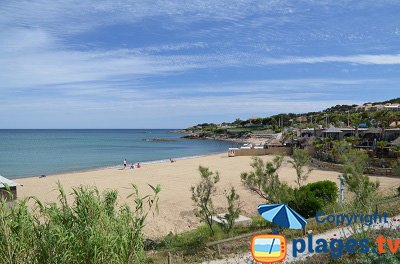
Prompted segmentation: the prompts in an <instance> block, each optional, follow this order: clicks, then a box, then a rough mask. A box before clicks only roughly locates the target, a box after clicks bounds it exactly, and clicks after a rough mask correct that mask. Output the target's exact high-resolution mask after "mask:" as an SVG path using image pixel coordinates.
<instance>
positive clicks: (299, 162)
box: [289, 149, 312, 187]
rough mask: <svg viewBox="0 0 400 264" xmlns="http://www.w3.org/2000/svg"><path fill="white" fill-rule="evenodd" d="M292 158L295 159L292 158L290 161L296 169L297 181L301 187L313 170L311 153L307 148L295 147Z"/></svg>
mask: <svg viewBox="0 0 400 264" xmlns="http://www.w3.org/2000/svg"><path fill="white" fill-rule="evenodd" d="M292 158H293V160H290V161H289V163H290V164H292V166H293V168H294V169H295V170H296V181H295V182H296V184H297V185H298V187H301V186H302V185H303V183H304V181H306V180H307V178H308V176H309V175H310V173H311V171H312V168H311V167H310V162H311V159H310V154H309V153H308V151H307V150H305V149H294V150H293V156H292Z"/></svg>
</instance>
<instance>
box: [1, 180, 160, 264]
mask: <svg viewBox="0 0 400 264" xmlns="http://www.w3.org/2000/svg"><path fill="white" fill-rule="evenodd" d="M151 187H152V189H153V194H152V195H146V196H144V197H142V196H140V195H139V192H138V190H137V188H136V186H133V188H134V193H133V194H132V195H131V197H133V200H134V203H133V205H132V206H128V205H126V204H125V205H123V206H121V207H118V205H117V196H118V194H117V192H116V191H107V192H105V193H104V194H103V195H101V194H100V193H99V191H98V189H97V188H93V187H78V188H75V189H74V190H73V193H72V198H73V202H72V203H69V202H68V199H67V195H66V193H65V192H64V190H63V189H62V187H61V186H60V185H59V193H60V195H59V201H58V203H51V204H44V203H42V202H41V201H39V200H38V199H35V198H31V199H33V200H34V202H35V204H36V209H35V210H34V211H33V212H32V211H31V210H30V209H28V202H29V199H25V200H21V201H18V202H17V203H15V204H14V206H12V207H10V208H9V207H8V206H7V203H6V201H5V199H1V201H0V259H1V261H2V263H143V262H145V260H146V255H145V252H144V245H143V243H144V242H143V241H144V239H143V233H142V230H143V227H144V225H145V219H146V217H147V215H148V214H149V213H150V212H153V213H154V212H155V208H157V204H158V193H159V192H160V187H159V186H157V187H153V186H151Z"/></svg>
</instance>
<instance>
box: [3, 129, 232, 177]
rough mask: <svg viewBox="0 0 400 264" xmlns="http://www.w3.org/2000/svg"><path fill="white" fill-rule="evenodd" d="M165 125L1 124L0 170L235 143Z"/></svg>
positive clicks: (161, 157) (151, 158)
mask: <svg viewBox="0 0 400 264" xmlns="http://www.w3.org/2000/svg"><path fill="white" fill-rule="evenodd" d="M175 131H176V130H166V129H49V130H47V129H40V130H31V129H3V130H0V175H2V176H4V177H6V178H10V179H13V178H21V177H30V176H41V175H49V174H57V173H63V172H72V171H82V170H91V169H97V168H106V167H114V166H122V164H123V160H124V159H126V160H127V162H128V164H130V163H138V162H140V163H148V162H161V161H165V160H168V159H169V158H172V159H182V158H188V157H195V156H203V155H208V154H212V153H221V152H225V151H227V150H228V148H229V147H236V146H237V145H238V143H235V142H228V141H219V140H196V139H184V138H182V136H183V134H181V133H176V132H175Z"/></svg>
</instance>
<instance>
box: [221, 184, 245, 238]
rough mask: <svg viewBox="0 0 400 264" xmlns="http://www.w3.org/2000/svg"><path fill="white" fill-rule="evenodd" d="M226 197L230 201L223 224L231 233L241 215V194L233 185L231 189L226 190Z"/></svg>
mask: <svg viewBox="0 0 400 264" xmlns="http://www.w3.org/2000/svg"><path fill="white" fill-rule="evenodd" d="M225 198H226V201H227V202H228V207H227V211H228V212H227V213H226V214H225V215H224V220H225V222H226V223H225V225H224V226H223V228H224V230H225V232H226V233H230V231H231V230H232V228H233V226H234V225H235V221H236V219H237V218H239V215H240V211H241V208H240V200H239V199H240V196H239V194H238V193H237V192H236V189H235V187H231V189H230V191H229V192H228V191H226V190H225Z"/></svg>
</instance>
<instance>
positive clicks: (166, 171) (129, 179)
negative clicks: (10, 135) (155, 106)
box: [16, 153, 400, 238]
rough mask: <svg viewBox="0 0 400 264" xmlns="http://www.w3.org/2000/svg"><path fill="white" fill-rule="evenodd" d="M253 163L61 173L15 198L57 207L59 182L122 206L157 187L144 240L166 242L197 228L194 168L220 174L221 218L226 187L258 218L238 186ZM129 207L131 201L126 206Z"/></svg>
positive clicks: (285, 170)
mask: <svg viewBox="0 0 400 264" xmlns="http://www.w3.org/2000/svg"><path fill="white" fill-rule="evenodd" d="M261 158H262V159H263V160H271V159H272V158H273V156H263V157H261ZM250 161H251V157H233V158H232V157H231V158H229V157H228V156H227V154H226V153H223V154H215V155H210V156H204V157H196V158H189V159H184V160H178V161H177V162H175V163H170V162H162V163H154V164H144V165H143V166H142V167H141V168H140V169H135V170H131V169H126V170H123V169H122V166H121V168H107V169H99V170H93V171H85V172H74V173H65V174H59V175H53V176H47V177H45V178H38V177H34V178H21V179H17V180H16V181H17V182H18V183H20V184H22V185H23V186H20V187H18V196H19V198H20V199H21V198H24V197H28V196H36V197H38V198H39V199H40V200H42V201H47V202H51V201H56V200H57V196H58V192H57V191H56V189H57V181H60V183H61V184H62V186H63V187H64V189H65V190H66V191H67V193H71V188H73V187H76V186H79V185H91V186H97V187H98V188H99V190H101V191H103V190H106V189H116V190H118V192H119V196H120V201H121V202H124V201H126V197H127V196H128V195H129V194H130V193H132V189H131V184H132V183H134V184H136V185H137V186H138V187H139V190H140V192H141V193H142V194H149V193H151V189H150V188H149V187H148V184H151V185H157V184H160V185H161V193H160V202H159V214H158V215H156V216H154V217H152V216H150V217H149V218H148V220H147V224H146V227H145V234H146V236H147V237H150V238H155V237H159V236H164V235H166V234H168V233H170V232H172V233H178V232H182V231H185V230H189V229H193V228H195V227H196V226H198V225H199V221H198V219H197V218H196V217H195V216H194V214H193V203H192V200H191V192H190V187H191V186H192V185H195V184H196V183H197V182H199V180H200V176H199V172H198V166H199V165H202V166H207V167H209V168H210V169H211V170H212V171H216V170H218V171H219V172H220V178H221V180H220V182H219V183H218V185H217V187H218V192H217V195H216V197H215V199H214V200H215V207H216V208H217V209H218V211H219V212H223V208H224V207H226V199H225V197H224V190H225V189H229V188H230V186H234V187H236V189H237V190H238V193H239V195H240V200H241V202H242V204H243V212H242V215H246V216H254V215H257V205H258V204H260V203H262V202H263V200H262V199H260V198H258V196H257V195H256V194H254V193H252V192H250V191H248V190H247V189H245V188H244V187H243V185H242V184H241V182H240V173H241V172H244V171H250V170H251V167H250V165H249V163H250ZM279 175H280V178H281V180H282V181H286V182H287V183H289V184H291V185H294V180H295V171H294V170H293V169H292V168H291V167H290V164H288V163H287V161H285V162H284V163H283V166H282V168H281V170H280V173H279ZM338 175H339V173H338V172H333V171H322V170H313V172H312V173H311V176H310V177H309V179H308V182H314V181H319V180H326V179H327V180H331V181H334V182H336V183H337V184H338V180H337V177H338ZM371 178H372V179H379V181H380V183H381V187H380V188H381V190H382V191H384V192H385V193H388V192H394V191H395V188H397V187H398V186H399V185H400V178H395V177H383V176H379V177H374V176H371ZM127 201H128V202H132V200H129V199H128V200H127Z"/></svg>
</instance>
